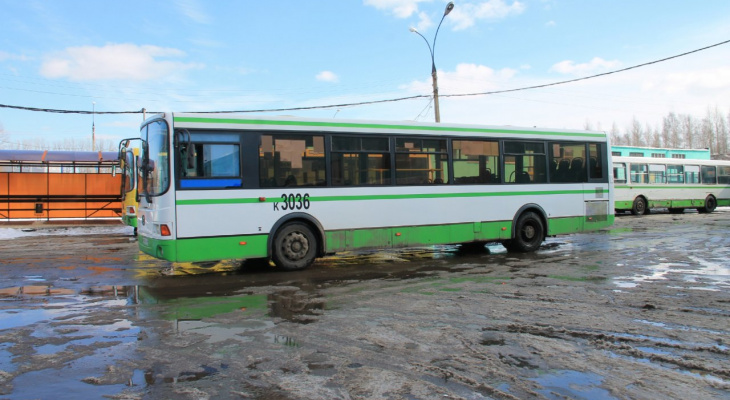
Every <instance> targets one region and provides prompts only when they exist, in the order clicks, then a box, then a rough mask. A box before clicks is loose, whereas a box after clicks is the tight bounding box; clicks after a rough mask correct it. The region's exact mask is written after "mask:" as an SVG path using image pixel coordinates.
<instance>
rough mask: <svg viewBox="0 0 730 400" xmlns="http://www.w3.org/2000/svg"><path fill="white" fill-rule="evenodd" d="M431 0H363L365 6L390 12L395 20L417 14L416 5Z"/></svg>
mask: <svg viewBox="0 0 730 400" xmlns="http://www.w3.org/2000/svg"><path fill="white" fill-rule="evenodd" d="M424 1H431V0H364V3H365V5H366V6H372V7H375V8H376V9H378V10H383V11H387V12H390V13H391V14H393V15H395V16H396V17H397V18H408V17H410V16H411V15H413V14H415V13H416V12H418V3H422V2H424Z"/></svg>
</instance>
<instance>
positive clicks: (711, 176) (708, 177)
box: [702, 165, 717, 185]
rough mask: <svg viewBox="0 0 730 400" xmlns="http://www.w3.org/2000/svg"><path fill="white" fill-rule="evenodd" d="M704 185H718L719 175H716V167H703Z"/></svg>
mask: <svg viewBox="0 0 730 400" xmlns="http://www.w3.org/2000/svg"><path fill="white" fill-rule="evenodd" d="M702 183H707V184H710V185H714V184H716V183H717V175H716V174H715V167H714V166H708V165H703V166H702Z"/></svg>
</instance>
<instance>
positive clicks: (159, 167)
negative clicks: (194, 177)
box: [141, 120, 170, 196]
mask: <svg viewBox="0 0 730 400" xmlns="http://www.w3.org/2000/svg"><path fill="white" fill-rule="evenodd" d="M144 130H147V135H146V136H147V142H146V146H143V147H144V148H145V150H146V151H144V154H143V155H142V157H143V158H142V159H143V162H142V165H141V173H142V176H143V177H144V178H145V179H144V182H142V186H143V189H144V191H145V193H146V194H147V195H148V196H159V195H161V194H163V193H165V192H166V191H167V189H168V188H169V186H170V162H169V155H170V152H169V146H168V129H167V123H166V122H165V121H163V120H157V121H153V122H151V123H150V124H148V125H146V126H145V127H144V128H142V136H143V137H144V136H145V134H144Z"/></svg>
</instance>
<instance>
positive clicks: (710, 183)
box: [613, 157, 730, 215]
mask: <svg viewBox="0 0 730 400" xmlns="http://www.w3.org/2000/svg"><path fill="white" fill-rule="evenodd" d="M613 181H614V185H615V189H616V192H615V199H616V206H615V208H616V212H625V211H631V213H632V214H634V215H642V214H645V213H648V212H649V210H650V209H651V208H668V209H669V212H672V213H682V212H684V210H685V209H687V208H694V209H697V211H699V212H701V213H710V212H713V211H714V210H715V208H716V207H717V206H730V161H713V160H694V159H677V158H649V157H646V158H644V157H613Z"/></svg>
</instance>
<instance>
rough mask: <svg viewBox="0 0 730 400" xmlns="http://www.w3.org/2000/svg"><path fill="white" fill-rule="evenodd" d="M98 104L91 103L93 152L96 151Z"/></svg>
mask: <svg viewBox="0 0 730 400" xmlns="http://www.w3.org/2000/svg"><path fill="white" fill-rule="evenodd" d="M95 147H96V102H95V101H92V102H91V151H94V150H96V149H95Z"/></svg>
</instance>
